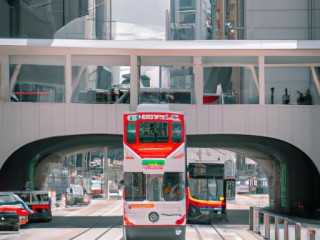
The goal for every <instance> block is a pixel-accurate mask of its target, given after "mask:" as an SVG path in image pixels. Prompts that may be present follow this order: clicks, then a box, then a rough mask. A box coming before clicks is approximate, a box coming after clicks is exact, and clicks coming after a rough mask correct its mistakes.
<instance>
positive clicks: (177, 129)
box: [172, 122, 182, 143]
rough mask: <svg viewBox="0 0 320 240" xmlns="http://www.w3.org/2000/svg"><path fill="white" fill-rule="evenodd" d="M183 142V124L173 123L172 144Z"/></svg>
mask: <svg viewBox="0 0 320 240" xmlns="http://www.w3.org/2000/svg"><path fill="white" fill-rule="evenodd" d="M181 140H182V127H181V123H179V122H173V123H172V142H174V143H179V142H181Z"/></svg>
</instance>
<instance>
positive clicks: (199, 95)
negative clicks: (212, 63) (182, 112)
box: [192, 57, 203, 105]
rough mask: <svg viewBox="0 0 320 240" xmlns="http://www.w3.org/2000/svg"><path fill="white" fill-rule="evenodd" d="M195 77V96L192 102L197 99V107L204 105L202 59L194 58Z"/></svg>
mask: <svg viewBox="0 0 320 240" xmlns="http://www.w3.org/2000/svg"><path fill="white" fill-rule="evenodd" d="M193 64H194V66H193V75H194V83H193V87H194V94H193V95H195V96H193V97H192V100H193V99H195V103H196V104H197V105H202V104H203V68H202V66H201V64H202V57H193Z"/></svg>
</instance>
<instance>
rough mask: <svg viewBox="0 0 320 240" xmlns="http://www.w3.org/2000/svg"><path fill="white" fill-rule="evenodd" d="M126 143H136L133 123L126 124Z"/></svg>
mask: <svg viewBox="0 0 320 240" xmlns="http://www.w3.org/2000/svg"><path fill="white" fill-rule="evenodd" d="M127 142H128V143H135V142H136V125H135V123H128V125H127Z"/></svg>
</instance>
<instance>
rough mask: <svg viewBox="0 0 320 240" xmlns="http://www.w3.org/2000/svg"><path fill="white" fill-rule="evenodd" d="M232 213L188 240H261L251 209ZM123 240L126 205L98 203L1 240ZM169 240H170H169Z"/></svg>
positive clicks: (190, 231) (196, 229)
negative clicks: (253, 227) (251, 221)
mask: <svg viewBox="0 0 320 240" xmlns="http://www.w3.org/2000/svg"><path fill="white" fill-rule="evenodd" d="M230 206H231V207H232V209H228V222H225V221H221V222H214V223H213V225H205V224H203V225H198V224H197V225H192V224H188V225H187V236H186V240H207V239H208V240H209V239H210V240H212V239H217V240H219V239H225V240H226V239H228V240H257V239H263V238H262V237H261V236H259V235H257V234H254V233H253V232H251V231H248V228H249V226H248V224H249V209H248V207H244V208H242V207H239V206H237V205H234V206H232V204H230ZM2 239H6V240H7V239H8V240H10V239H12V240H22V239H23V240H28V239H32V240H35V239H36V240H38V239H41V240H53V239H54V240H57V239H59V240H91V239H95V240H97V239H99V240H123V234H122V201H121V200H104V199H94V200H92V201H91V203H90V204H89V205H88V206H82V207H68V208H57V209H54V210H53V220H52V221H51V222H47V223H29V224H27V225H26V226H22V227H21V229H20V231H19V232H11V231H3V232H1V233H0V240H2ZM165 240H167V239H165Z"/></svg>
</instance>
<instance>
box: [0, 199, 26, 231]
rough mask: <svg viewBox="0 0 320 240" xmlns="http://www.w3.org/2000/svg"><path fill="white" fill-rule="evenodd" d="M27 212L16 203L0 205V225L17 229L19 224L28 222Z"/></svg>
mask: <svg viewBox="0 0 320 240" xmlns="http://www.w3.org/2000/svg"><path fill="white" fill-rule="evenodd" d="M28 216H29V212H28V211H27V210H25V209H23V208H21V207H20V206H17V205H1V206H0V226H2V227H11V228H12V230H13V231H19V229H20V226H21V225H24V224H27V223H28Z"/></svg>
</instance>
